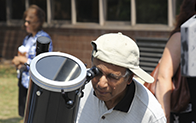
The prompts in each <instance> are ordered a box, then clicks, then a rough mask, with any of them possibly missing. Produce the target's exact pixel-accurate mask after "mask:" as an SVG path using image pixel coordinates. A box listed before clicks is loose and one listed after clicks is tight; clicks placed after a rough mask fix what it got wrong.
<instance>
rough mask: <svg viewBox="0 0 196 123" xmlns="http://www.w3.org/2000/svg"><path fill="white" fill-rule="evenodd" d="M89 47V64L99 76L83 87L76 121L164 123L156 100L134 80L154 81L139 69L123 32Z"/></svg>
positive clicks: (133, 45) (132, 45) (134, 49)
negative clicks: (135, 77) (90, 54)
mask: <svg viewBox="0 0 196 123" xmlns="http://www.w3.org/2000/svg"><path fill="white" fill-rule="evenodd" d="M91 44H92V46H93V51H92V64H93V67H96V68H97V69H98V71H99V73H98V74H97V75H96V76H95V77H94V78H93V79H92V80H91V82H90V83H88V84H86V85H85V89H84V90H83V92H84V97H82V98H81V100H80V104H79V109H78V114H77V118H76V122H77V123H166V118H165V115H164V112H163V110H162V108H161V105H160V104H159V103H158V101H157V100H156V98H155V97H154V96H153V95H152V93H151V92H150V91H148V90H147V89H146V88H145V87H144V86H143V85H142V84H141V83H140V82H139V81H137V80H136V79H134V78H133V76H134V75H136V76H137V77H138V78H140V79H141V80H142V81H145V82H149V83H152V82H153V81H154V79H153V77H151V76H150V75H149V74H148V73H146V72H145V71H144V70H142V69H141V68H140V66H139V48H138V46H137V45H136V43H135V42H134V41H133V40H132V39H131V38H129V37H128V36H125V35H123V34H122V33H109V34H104V35H102V36H100V37H99V38H98V39H97V40H96V41H92V42H91ZM91 83H92V84H91Z"/></svg>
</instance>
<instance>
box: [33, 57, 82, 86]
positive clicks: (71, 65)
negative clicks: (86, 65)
mask: <svg viewBox="0 0 196 123" xmlns="http://www.w3.org/2000/svg"><path fill="white" fill-rule="evenodd" d="M36 68H39V69H37V71H38V72H39V74H40V75H42V76H44V77H45V78H47V79H50V80H55V81H59V82H68V81H70V80H73V79H75V78H77V77H78V76H79V75H80V74H81V68H80V66H79V65H78V63H76V62H75V61H74V60H72V59H70V58H67V57H62V56H49V57H43V58H41V59H40V60H39V61H38V62H37V64H36Z"/></svg>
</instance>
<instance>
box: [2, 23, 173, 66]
mask: <svg viewBox="0 0 196 123" xmlns="http://www.w3.org/2000/svg"><path fill="white" fill-rule="evenodd" d="M44 31H46V32H47V33H48V34H49V35H50V36H51V38H52V41H53V47H54V48H53V50H54V51H61V52H64V53H68V54H71V55H73V56H75V57H77V58H79V59H80V60H81V61H82V62H84V63H86V64H87V66H88V67H90V66H91V61H90V58H91V50H92V47H91V44H90V42H91V41H92V40H96V38H97V37H98V36H100V35H102V34H104V33H109V32H119V31H120V32H122V33H123V34H125V35H127V36H129V37H131V38H132V39H134V40H136V39H137V38H156V39H157V38H168V36H169V32H170V31H141V30H117V29H115V30H114V29H79V28H49V27H48V28H44ZM25 36H26V32H25V31H24V30H22V29H21V27H7V26H1V27H0V55H1V56H2V58H3V59H7V60H11V59H12V58H13V57H14V56H15V55H16V54H17V48H18V46H20V45H21V44H22V42H23V39H24V37H25Z"/></svg>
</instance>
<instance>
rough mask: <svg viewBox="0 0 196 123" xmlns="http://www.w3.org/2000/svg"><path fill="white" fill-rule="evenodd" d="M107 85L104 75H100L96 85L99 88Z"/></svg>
mask: <svg viewBox="0 0 196 123" xmlns="http://www.w3.org/2000/svg"><path fill="white" fill-rule="evenodd" d="M107 86H108V80H107V78H106V76H105V75H102V76H101V78H100V79H99V82H98V87H99V88H100V89H104V88H107Z"/></svg>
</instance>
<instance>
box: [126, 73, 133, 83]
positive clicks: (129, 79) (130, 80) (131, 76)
mask: <svg viewBox="0 0 196 123" xmlns="http://www.w3.org/2000/svg"><path fill="white" fill-rule="evenodd" d="M133 75H134V74H131V75H130V76H129V78H128V81H127V85H130V84H131V82H132V80H133Z"/></svg>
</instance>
